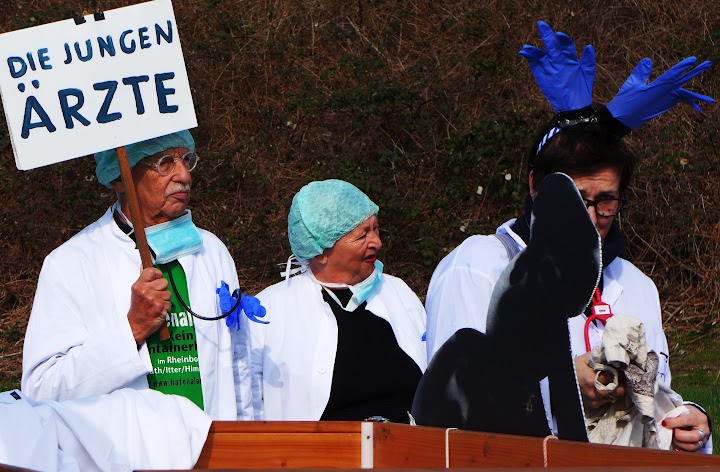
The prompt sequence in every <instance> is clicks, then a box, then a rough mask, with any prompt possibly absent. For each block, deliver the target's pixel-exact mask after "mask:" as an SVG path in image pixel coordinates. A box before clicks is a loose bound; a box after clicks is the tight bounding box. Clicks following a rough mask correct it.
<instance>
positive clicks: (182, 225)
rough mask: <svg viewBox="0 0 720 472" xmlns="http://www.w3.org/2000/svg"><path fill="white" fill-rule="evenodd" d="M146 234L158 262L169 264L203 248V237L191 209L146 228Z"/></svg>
mask: <svg viewBox="0 0 720 472" xmlns="http://www.w3.org/2000/svg"><path fill="white" fill-rule="evenodd" d="M145 235H146V236H147V241H148V245H149V246H150V249H152V250H153V252H154V253H155V263H156V264H167V263H168V262H171V261H174V260H176V259H178V258H180V257H182V256H187V255H190V254H195V253H196V252H198V251H199V250H200V249H202V237H201V236H200V232H199V231H198V229H197V227H196V226H195V225H194V224H193V222H192V213H191V212H190V210H188V211H187V213H185V214H184V215H183V216H181V217H179V218H175V219H174V220H172V221H167V222H165V223H160V224H159V225H154V226H150V227H148V228H145Z"/></svg>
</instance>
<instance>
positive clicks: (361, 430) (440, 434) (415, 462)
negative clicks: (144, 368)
mask: <svg viewBox="0 0 720 472" xmlns="http://www.w3.org/2000/svg"><path fill="white" fill-rule="evenodd" d="M703 466H704V467H707V466H715V467H718V468H720V456H713V455H702V454H690V453H680V452H669V451H657V450H650V449H642V448H631V447H621V446H605V445H599V444H586V443H577V442H572V441H563V440H559V439H554V438H547V439H542V438H528V437H523V436H510V435H502V434H490V433H480V432H473V431H459V430H452V429H451V430H445V429H442V428H430V427H423V426H408V425H403V424H395V423H372V422H346V421H338V422H215V423H213V425H212V427H211V428H210V433H209V435H208V439H207V441H206V443H205V448H204V449H203V452H202V454H201V456H200V459H199V460H198V462H197V465H196V466H195V468H196V469H226V470H227V469H299V468H334V469H359V468H403V469H406V468H435V469H437V468H446V467H452V468H478V467H483V468H525V467H531V468H533V467H537V468H542V467H579V468H583V467H611V468H614V467H622V468H623V470H625V469H626V468H628V467H662V468H663V470H678V471H679V470H688V467H703Z"/></svg>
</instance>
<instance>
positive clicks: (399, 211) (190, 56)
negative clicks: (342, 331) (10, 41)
mask: <svg viewBox="0 0 720 472" xmlns="http://www.w3.org/2000/svg"><path fill="white" fill-rule="evenodd" d="M134 3H139V2H135V1H121V0H114V1H87V0H72V1H65V0H33V1H31V2H28V1H24V0H3V2H2V3H1V4H0V9H1V11H2V15H0V32H7V31H13V30H16V29H20V28H26V27H31V26H36V25H40V24H45V23H49V22H52V21H57V20H62V19H67V18H71V17H74V16H77V15H79V14H82V13H91V12H95V11H101V10H108V9H112V8H117V7H121V6H126V5H130V4H134ZM174 9H175V14H176V18H177V22H178V27H179V34H180V39H181V41H182V45H183V51H184V56H185V61H186V64H187V68H188V73H189V77H190V83H191V87H192V92H193V98H194V102H195V106H196V112H197V115H198V120H199V127H198V128H197V129H195V130H193V134H194V136H195V138H196V141H197V145H198V154H199V155H200V157H201V160H200V164H199V166H198V168H197V170H196V171H194V173H193V179H194V182H193V187H194V188H193V191H194V193H193V197H192V198H193V199H192V202H191V207H192V210H193V216H194V219H195V221H196V223H197V224H198V226H201V227H204V228H206V229H208V230H210V231H212V232H214V233H215V234H216V235H218V236H219V237H220V238H221V239H222V240H224V241H225V242H226V244H227V246H228V248H229V249H230V251H231V253H232V254H233V256H234V258H235V261H236V264H237V269H238V274H239V277H240V281H241V284H242V286H243V287H244V290H245V291H247V292H249V293H255V292H257V291H259V290H260V289H262V288H263V287H265V286H267V285H269V284H271V283H273V282H275V281H277V280H279V278H278V277H279V276H278V274H279V268H278V264H282V263H284V262H285V261H286V259H287V257H288V256H289V255H290V249H289V244H288V242H287V236H286V218H287V211H288V208H289V206H290V201H291V198H292V196H293V194H294V193H295V192H297V190H298V189H299V188H300V187H302V186H303V185H304V184H306V183H307V182H309V181H311V180H318V179H327V178H339V179H344V180H347V181H350V182H352V183H354V184H355V185H357V186H358V187H360V188H361V189H362V190H364V191H365V192H366V193H367V194H368V195H369V196H370V197H371V198H372V199H373V200H374V201H375V202H377V203H378V204H379V206H380V215H379V216H380V221H381V226H382V237H383V242H384V248H383V252H382V260H383V262H384V263H385V267H386V269H385V270H386V272H388V273H391V274H394V275H397V276H399V277H401V278H403V279H405V280H406V281H407V282H408V284H409V285H410V286H411V287H412V288H413V289H414V290H415V291H416V292H417V293H418V294H419V295H420V296H421V297H423V296H424V294H425V292H426V289H427V285H428V282H429V280H430V276H431V274H432V271H433V269H434V267H435V266H436V265H437V263H438V262H439V261H440V260H441V259H442V258H443V257H444V256H445V255H446V254H447V253H448V252H449V251H450V250H452V249H453V248H454V247H455V246H456V245H458V244H459V243H460V242H461V241H462V240H463V239H465V238H466V237H468V236H469V235H472V234H477V233H490V232H494V230H495V228H496V227H497V226H498V225H499V224H501V223H502V222H504V221H506V220H507V219H509V218H511V217H513V216H514V215H515V214H516V213H517V212H519V211H520V209H521V207H522V200H523V198H524V196H525V194H526V189H527V162H525V161H524V159H523V155H524V151H525V148H526V146H527V145H528V144H529V142H530V141H531V140H532V137H533V136H534V134H535V131H536V129H537V127H538V126H539V125H540V124H541V123H542V122H543V121H546V120H547V119H549V118H550V117H551V116H552V110H551V108H550V106H549V105H548V104H547V102H546V101H545V99H544V98H543V96H542V94H541V93H540V90H539V89H538V87H537V86H536V84H535V82H534V80H533V78H532V75H531V73H530V70H529V68H528V67H527V65H526V64H525V62H524V60H523V59H522V57H521V56H519V55H518V51H519V50H520V48H521V47H522V45H523V44H532V45H535V46H538V47H541V46H542V43H541V42H540V40H539V38H538V35H537V29H536V27H535V24H536V22H537V21H538V20H545V21H547V22H548V23H549V24H550V25H551V27H553V28H554V29H555V30H560V31H563V32H565V33H567V34H569V35H570V36H572V37H573V38H574V39H575V42H576V44H577V45H578V49H579V51H581V48H582V47H584V46H585V45H586V44H593V45H594V46H595V49H596V56H597V63H598V67H597V77H596V80H595V88H594V90H595V92H594V97H595V100H596V101H598V102H601V103H605V102H607V101H609V100H610V99H611V98H612V97H613V96H614V94H615V93H616V92H617V91H618V89H619V88H620V86H621V85H622V83H623V82H624V81H625V79H626V78H627V77H628V75H629V74H630V72H631V71H632V70H633V68H634V67H635V65H636V64H637V62H638V61H639V60H640V59H641V58H643V57H649V58H651V59H652V60H653V63H654V72H653V75H652V78H655V77H657V75H659V74H660V73H661V72H664V71H665V70H667V69H668V68H669V67H671V66H672V65H674V64H675V63H677V62H678V61H680V60H681V59H683V58H685V57H687V56H690V55H695V56H697V57H698V58H699V59H700V60H706V59H707V60H712V61H713V62H715V63H717V62H720V57H719V56H720V54H719V51H720V50H719V49H718V41H720V3H715V2H707V1H699V0H687V1H685V2H672V1H666V0H659V1H658V0H652V1H651V0H633V1H629V0H622V1H616V2H605V1H598V0H590V1H554V2H540V1H530V0H528V1H511V0H507V1H484V0H480V1H478V0H474V1H469V0H451V1H442V2H436V1H394V2H383V1H374V0H369V1H368V0H353V1H329V0H328V1H326V0H314V1H295V0H263V1H259V0H248V1H231V0H192V1H190V0H187V1H180V0H176V1H175V2H174ZM4 66H5V65H4V64H0V67H4ZM687 88H689V89H690V90H693V91H696V92H699V93H702V94H705V95H710V96H713V97H716V98H718V97H720V75H719V74H718V66H717V65H716V66H714V67H713V68H711V69H710V70H708V71H706V72H705V73H703V74H702V75H700V76H699V77H697V78H695V79H694V80H693V81H692V82H691V83H690V84H689V85H688V86H687ZM2 121H4V120H2ZM627 139H628V141H629V144H630V146H631V147H632V149H633V150H634V151H635V152H636V153H637V154H638V155H639V157H640V159H641V166H640V169H639V173H638V176H637V178H636V179H635V181H634V182H633V183H632V185H631V187H630V192H629V195H628V198H629V202H630V203H629V206H628V208H627V210H626V211H623V213H622V215H621V216H620V217H619V222H620V224H621V226H622V229H623V230H624V231H625V234H626V235H627V237H628V247H627V249H626V252H625V254H624V256H625V257H626V258H627V259H629V260H631V261H632V262H633V263H635V264H636V265H637V266H638V267H639V268H640V269H641V270H643V271H644V272H645V273H646V274H647V275H648V276H650V277H651V278H652V279H653V280H654V282H655V283H656V284H657V286H658V289H659V291H660V298H661V303H662V310H663V316H664V321H665V327H666V331H667V333H668V338H669V342H670V347H671V357H672V360H671V363H672V366H673V374H674V385H675V387H676V388H677V389H679V390H680V392H681V393H683V394H685V396H687V397H688V398H691V399H693V400H695V401H698V402H700V403H702V404H705V405H707V406H709V407H710V408H713V411H714V412H715V413H716V418H720V411H718V409H717V406H718V404H719V402H718V392H720V389H719V388H718V386H719V385H720V381H719V379H718V376H719V375H720V370H718V367H717V366H718V362H717V361H718V348H717V346H718V337H719V336H718V329H717V322H718V305H719V303H720V301H719V294H720V292H719V290H718V289H719V286H720V277H719V275H720V270H719V266H720V208H719V206H718V202H720V195H719V193H720V185H719V184H720V169H719V167H720V151H719V149H720V107H718V105H707V106H703V113H702V114H699V113H696V112H695V111H693V110H692V109H691V108H690V107H689V106H684V105H683V106H678V107H676V109H673V110H672V111H670V112H669V113H667V114H665V115H663V116H662V117H660V118H658V119H656V120H654V121H652V122H651V123H649V124H647V125H645V126H643V127H642V128H641V129H639V130H637V131H635V132H633V133H631V135H630V136H629V137H628V138H627ZM0 193H1V194H2V196H3V197H4V201H3V205H2V206H0V222H1V225H0V254H1V255H2V257H0V387H2V390H5V389H8V388H12V387H17V386H18V385H19V378H20V367H21V357H22V355H21V354H22V352H21V351H22V344H23V336H24V332H25V327H26V324H27V319H28V316H29V313H30V309H31V306H32V299H33V293H34V289H35V285H36V283H37V277H38V274H39V271H40V267H41V265H42V261H43V258H44V257H45V256H46V255H47V254H48V253H49V252H50V251H51V250H52V249H53V248H55V247H57V246H58V245H60V244H61V243H62V242H63V241H65V240H67V239H68V238H70V237H71V236H73V235H74V234H75V233H77V232H78V231H80V230H81V229H82V228H83V227H84V226H86V225H87V224H89V223H91V222H92V221H94V220H95V219H96V218H97V217H99V216H100V215H101V214H102V213H103V211H104V210H105V209H106V208H107V206H108V205H109V204H111V203H112V202H113V200H114V198H115V197H114V195H113V194H112V192H110V191H108V190H107V189H105V188H104V187H102V186H101V185H99V184H98V182H97V180H96V178H95V174H94V161H93V159H92V158H80V159H75V160H72V161H68V162H65V163H61V164H57V165H53V166H50V167H45V168H40V169H36V170H32V171H28V172H21V171H18V170H17V169H16V167H15V163H14V159H13V155H12V148H11V145H10V140H9V137H8V134H7V128H6V127H5V126H4V125H3V126H2V127H0ZM109 269H110V268H109ZM716 421H720V420H716ZM716 436H717V435H716Z"/></svg>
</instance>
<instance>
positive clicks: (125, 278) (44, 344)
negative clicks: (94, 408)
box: [22, 131, 250, 420]
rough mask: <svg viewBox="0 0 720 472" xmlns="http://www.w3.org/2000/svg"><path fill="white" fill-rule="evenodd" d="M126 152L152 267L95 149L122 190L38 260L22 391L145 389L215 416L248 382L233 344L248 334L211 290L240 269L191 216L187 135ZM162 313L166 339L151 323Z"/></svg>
mask: <svg viewBox="0 0 720 472" xmlns="http://www.w3.org/2000/svg"><path fill="white" fill-rule="evenodd" d="M126 151H127V155H128V161H129V163H130V166H131V169H132V176H133V181H134V182H135V188H136V193H137V198H138V203H139V209H140V214H141V217H142V219H143V223H144V225H145V227H146V228H145V231H146V235H147V241H148V244H149V246H150V250H151V253H152V257H153V263H154V267H150V268H146V269H142V265H141V261H140V255H139V252H138V250H137V247H136V242H135V232H134V230H133V227H132V223H131V221H130V219H129V218H128V215H129V214H130V213H129V208H128V197H127V192H126V187H125V184H124V183H123V181H122V180H121V179H120V170H119V167H118V162H117V158H116V155H115V150H114V149H113V150H108V151H103V152H100V153H97V154H95V161H96V163H97V168H96V175H97V178H98V181H99V182H100V183H101V184H103V185H105V186H106V187H108V188H111V189H113V190H114V191H115V192H116V193H117V196H118V201H117V202H116V203H115V204H113V205H112V206H111V207H110V208H109V209H108V210H107V211H106V212H105V214H104V215H103V216H102V217H101V218H100V219H99V220H97V221H96V222H95V223H93V224H91V225H90V226H88V227H87V228H85V229H84V230H83V231H81V232H80V233H79V234H77V235H76V236H74V237H73V238H71V239H70V240H69V241H67V242H66V243H64V244H63V245H61V246H60V247H58V248H57V249H55V250H54V251H53V252H52V253H51V254H50V255H49V256H47V258H46V259H45V262H44V264H43V268H42V271H41V273H40V278H39V281H38V288H37V292H36V296H35V301H34V303H33V309H32V313H31V316H30V321H29V324H28V329H27V333H26V336H25V346H24V352H23V377H22V390H23V392H25V393H26V394H27V395H28V396H30V397H32V398H35V399H38V400H41V399H50V400H66V399H74V398H82V397H87V396H90V395H98V394H103V393H110V392H113V391H115V390H118V389H121V388H133V389H147V388H151V389H154V390H158V391H160V392H163V393H172V394H178V395H182V396H185V397H187V398H188V399H190V400H191V401H192V402H194V403H195V404H196V405H198V406H199V407H200V408H202V409H204V410H205V412H207V413H208V414H209V415H210V416H211V417H212V418H213V419H216V420H219V419H222V420H235V419H237V405H239V404H241V403H242V402H245V401H247V402H249V401H250V392H249V386H248V388H247V391H245V390H243V388H244V387H243V386H238V388H237V390H236V388H235V385H234V378H235V377H236V376H237V375H238V371H237V369H238V367H237V366H235V365H234V363H233V346H234V345H235V344H234V343H235V342H236V341H237V345H238V346H243V345H244V344H243V342H242V340H239V339H235V338H236V337H238V336H243V335H244V330H236V329H235V327H234V326H233V327H232V328H230V327H229V326H230V325H231V324H234V322H237V323H238V326H239V323H240V322H244V320H238V319H237V317H235V318H234V319H233V321H234V322H233V323H227V325H226V323H225V322H223V321H218V320H220V318H222V317H223V315H224V313H222V311H223V310H221V309H220V304H221V303H220V302H219V296H218V294H221V295H223V294H224V295H226V297H229V291H232V290H233V289H235V288H237V287H238V279H237V272H236V269H235V264H234V262H233V259H232V257H231V256H230V253H229V252H228V250H227V248H226V247H225V245H224V244H223V243H222V242H221V241H220V240H219V239H218V238H217V237H215V236H214V235H213V234H211V233H209V232H207V231H204V230H202V229H199V228H197V227H195V225H194V224H193V222H192V214H191V212H190V210H188V203H189V201H190V192H191V188H192V177H191V174H190V172H191V171H192V170H193V169H195V167H196V165H197V163H198V156H197V154H195V142H194V140H193V138H192V136H191V135H190V132H188V131H182V132H177V133H172V134H169V135H166V136H161V137H158V138H154V139H150V140H147V141H143V142H140V143H135V144H131V145H128V146H126ZM223 291H224V293H223ZM236 298H237V297H236ZM191 307H192V309H191ZM225 308H226V309H227V307H225ZM230 311H232V310H230ZM198 313H199V314H200V315H198ZM165 323H167V326H168V329H169V333H170V339H168V340H162V339H160V336H159V333H158V331H159V328H160V327H161V326H163V325H164V324H165Z"/></svg>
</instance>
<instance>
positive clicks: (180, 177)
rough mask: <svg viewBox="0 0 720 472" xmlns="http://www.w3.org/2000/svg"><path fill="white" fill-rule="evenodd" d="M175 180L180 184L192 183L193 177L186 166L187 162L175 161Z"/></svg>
mask: <svg viewBox="0 0 720 472" xmlns="http://www.w3.org/2000/svg"><path fill="white" fill-rule="evenodd" d="M173 179H174V180H176V181H178V182H184V183H192V176H191V175H190V171H189V170H188V168H187V165H186V164H185V161H183V160H182V159H178V160H176V161H175V169H173Z"/></svg>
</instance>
